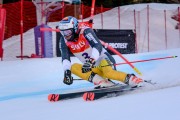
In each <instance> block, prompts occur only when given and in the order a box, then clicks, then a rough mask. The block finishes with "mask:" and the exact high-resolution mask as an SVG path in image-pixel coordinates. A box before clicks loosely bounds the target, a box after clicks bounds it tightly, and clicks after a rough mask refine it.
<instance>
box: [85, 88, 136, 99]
mask: <svg viewBox="0 0 180 120" xmlns="http://www.w3.org/2000/svg"><path fill="white" fill-rule="evenodd" d="M137 88H139V87H135V88H132V87H130V86H122V87H121V88H120V89H117V90H112V91H96V92H93V91H91V92H85V93H84V94H83V99H84V100H85V101H94V100H98V99H101V98H110V97H116V96H120V95H122V94H125V93H127V92H130V91H133V90H136V89H137Z"/></svg>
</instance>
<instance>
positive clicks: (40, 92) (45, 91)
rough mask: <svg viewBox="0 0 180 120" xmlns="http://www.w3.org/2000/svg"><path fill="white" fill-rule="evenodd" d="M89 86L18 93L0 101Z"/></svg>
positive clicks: (0, 98)
mask: <svg viewBox="0 0 180 120" xmlns="http://www.w3.org/2000/svg"><path fill="white" fill-rule="evenodd" d="M91 86H92V85H91V84H83V85H80V86H72V87H71V88H69V87H68V88H67V87H64V88H61V89H54V90H44V91H39V92H30V93H19V94H13V95H7V96H3V97H0V101H6V100H12V99H16V98H25V97H31V96H37V95H46V94H51V93H60V92H61V93H65V92H66V91H70V90H77V89H80V88H87V87H91Z"/></svg>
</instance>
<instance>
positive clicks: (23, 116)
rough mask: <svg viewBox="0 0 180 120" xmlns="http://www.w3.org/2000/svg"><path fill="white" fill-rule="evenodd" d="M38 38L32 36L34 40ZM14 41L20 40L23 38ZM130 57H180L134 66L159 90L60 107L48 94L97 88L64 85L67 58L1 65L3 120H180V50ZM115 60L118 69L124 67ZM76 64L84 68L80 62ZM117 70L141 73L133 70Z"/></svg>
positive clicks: (79, 83)
mask: <svg viewBox="0 0 180 120" xmlns="http://www.w3.org/2000/svg"><path fill="white" fill-rule="evenodd" d="M32 35H33V33H30V32H28V36H29V38H30V37H32ZM10 39H11V40H17V36H14V37H12V38H10ZM11 40H9V41H11ZM14 42H15V41H14ZM7 44H8V40H7V41H6V45H7ZM10 44H11V45H12V46H13V45H14V44H13V43H12V41H11V42H9V45H10ZM12 46H11V47H12ZM6 54H7V53H6ZM124 56H125V57H126V58H127V59H128V60H129V61H134V60H146V59H152V58H161V57H167V56H178V57H176V58H169V59H164V60H156V61H149V62H141V63H134V64H133V65H135V66H136V67H137V68H138V69H139V70H140V71H141V72H142V74H143V76H141V77H142V78H144V79H151V80H153V81H154V82H157V84H156V85H154V86H153V85H148V84H145V87H143V88H141V89H139V90H137V91H132V92H130V93H127V94H124V95H121V96H118V97H113V98H108V99H101V100H97V101H93V102H85V101H84V100H83V99H82V98H81V97H80V98H76V99H71V100H66V101H59V102H56V103H51V102H48V100H47V96H48V94H50V93H65V92H72V91H77V90H82V89H86V88H91V87H93V84H92V83H89V82H87V81H74V83H73V84H72V85H71V86H67V85H64V84H63V81H62V79H63V74H64V73H63V70H62V64H61V58H57V57H55V58H43V59H41V58H37V59H24V60H12V59H11V61H1V62H0V120H49V119H52V120H97V119H98V120H121V119H122V120H170V119H171V120H180V110H179V108H180V92H179V91H180V74H179V73H180V72H179V70H178V69H179V68H180V58H179V56H180V48H175V49H169V50H161V51H154V52H149V53H139V54H128V55H124ZM6 57H8V56H6ZM114 58H115V59H116V62H117V63H121V62H124V61H123V60H122V59H121V58H119V57H118V56H114ZM72 61H73V62H74V63H76V62H78V63H79V60H77V59H76V58H74V57H73V58H72ZM117 69H118V70H121V71H124V72H128V73H135V72H134V71H133V70H132V68H131V67H130V66H129V65H127V64H123V65H119V66H117ZM74 78H77V77H76V76H74Z"/></svg>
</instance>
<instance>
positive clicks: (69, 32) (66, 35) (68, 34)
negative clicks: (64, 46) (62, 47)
mask: <svg viewBox="0 0 180 120" xmlns="http://www.w3.org/2000/svg"><path fill="white" fill-rule="evenodd" d="M61 33H62V34H63V36H64V38H65V39H66V40H70V39H71V37H72V35H73V29H68V30H63V31H61Z"/></svg>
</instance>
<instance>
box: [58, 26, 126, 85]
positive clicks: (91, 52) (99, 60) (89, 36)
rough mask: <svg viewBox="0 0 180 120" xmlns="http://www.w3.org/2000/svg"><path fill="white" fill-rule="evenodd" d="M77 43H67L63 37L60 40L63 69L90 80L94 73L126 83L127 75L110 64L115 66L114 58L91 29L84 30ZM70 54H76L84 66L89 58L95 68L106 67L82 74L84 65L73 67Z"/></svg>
mask: <svg viewBox="0 0 180 120" xmlns="http://www.w3.org/2000/svg"><path fill="white" fill-rule="evenodd" d="M75 39H76V41H75V42H73V41H67V40H66V39H65V38H64V37H63V36H62V37H61V38H60V45H59V46H60V50H61V55H62V63H63V69H64V71H65V70H71V72H72V73H73V74H75V75H76V76H78V77H80V78H82V79H84V80H88V79H89V77H90V75H91V72H94V73H96V74H98V75H100V76H101V77H103V78H104V79H113V80H118V81H121V82H124V80H125V77H126V75H127V74H126V73H124V72H120V71H116V70H115V69H116V68H115V67H114V66H111V65H109V64H114V63H115V60H114V58H113V57H112V56H111V55H110V54H109V53H108V52H107V51H106V49H105V48H104V47H103V46H102V44H101V43H100V40H99V39H98V38H97V36H96V34H95V33H94V31H93V30H92V29H91V28H83V29H81V30H80V33H79V35H78V37H77V38H75ZM70 52H71V53H73V54H74V56H76V57H77V58H78V59H79V60H80V61H81V62H82V63H83V64H84V63H85V62H86V60H88V59H89V58H93V59H94V60H95V61H96V62H95V66H106V65H109V66H106V67H99V68H92V71H90V72H87V73H82V64H79V63H74V64H72V65H71V60H70Z"/></svg>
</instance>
